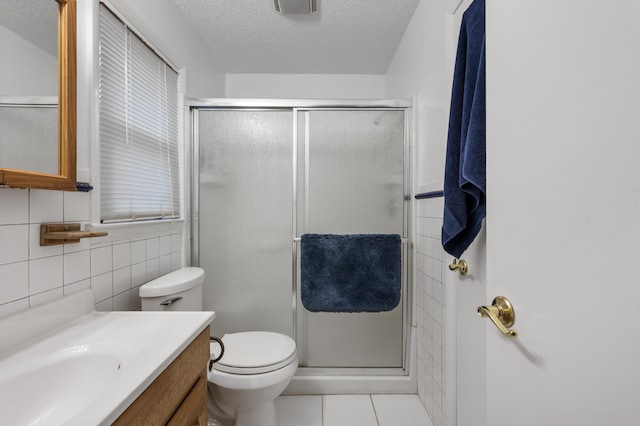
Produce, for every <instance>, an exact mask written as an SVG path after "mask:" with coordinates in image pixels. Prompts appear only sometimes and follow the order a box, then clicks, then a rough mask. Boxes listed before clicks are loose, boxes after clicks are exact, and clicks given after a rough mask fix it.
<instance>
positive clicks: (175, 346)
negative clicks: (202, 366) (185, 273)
mask: <svg viewBox="0 0 640 426" xmlns="http://www.w3.org/2000/svg"><path fill="white" fill-rule="evenodd" d="M213 318H214V313H213V312H95V311H93V294H92V293H91V291H90V290H87V291H84V292H81V293H77V294H75V295H72V296H68V297H65V298H62V299H59V300H58V301H54V302H51V303H49V304H46V305H42V306H37V307H35V308H32V309H29V310H27V311H24V312H21V313H18V314H15V315H12V316H10V317H7V318H4V319H0V417H1V423H2V424H8V425H9V424H10V425H34V426H35V425H38V426H41V425H83V426H89V425H98V424H110V423H112V422H113V421H114V420H115V419H117V418H118V416H119V415H120V414H122V412H124V410H125V409H126V408H127V407H128V406H129V405H130V404H131V403H132V402H133V401H135V399H136V398H137V397H138V396H139V395H140V394H141V393H142V392H143V391H144V389H146V387H147V386H148V385H149V384H151V382H153V380H154V379H155V378H156V377H157V376H158V375H159V374H160V373H161V372H162V371H163V370H164V369H165V368H166V367H167V366H168V365H169V364H170V363H171V362H172V361H173V360H174V359H175V358H176V357H177V355H179V354H180V352H182V350H184V348H186V346H187V345H188V343H189V342H190V341H191V340H192V339H193V338H194V337H196V336H197V335H198V334H199V333H200V332H201V331H202V330H203V329H204V328H205V327H206V326H207V325H208V324H209V323H211V321H212V320H213Z"/></svg>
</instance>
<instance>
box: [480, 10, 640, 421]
mask: <svg viewBox="0 0 640 426" xmlns="http://www.w3.org/2000/svg"><path fill="white" fill-rule="evenodd" d="M486 19H487V21H486V23H487V26H486V27H487V72H488V74H487V182H488V183H487V186H488V191H487V192H488V204H487V206H488V209H487V222H486V226H487V299H486V300H485V303H490V302H491V299H492V298H493V297H494V296H496V295H503V296H506V297H508V298H509V299H510V300H511V302H512V303H513V305H514V306H515V311H516V322H515V325H514V326H513V328H514V329H516V330H517V331H518V332H519V336H518V337H517V338H516V339H510V338H506V337H504V336H502V335H501V334H500V333H499V332H498V330H497V329H496V328H495V327H494V326H493V325H492V324H491V323H490V321H489V320H487V319H482V320H481V321H484V322H485V323H486V327H487V330H486V332H487V341H486V343H487V370H486V390H487V418H486V424H487V425H491V426H498V425H519V426H524V425H580V426H585V425H613V424H617V425H637V424H640V279H639V278H638V272H637V262H638V260H639V259H640V4H639V3H638V2H637V0H606V1H604V0H601V1H596V0H589V1H584V0H563V1H557V0H538V1H524V0H508V1H504V0H487V16H486Z"/></svg>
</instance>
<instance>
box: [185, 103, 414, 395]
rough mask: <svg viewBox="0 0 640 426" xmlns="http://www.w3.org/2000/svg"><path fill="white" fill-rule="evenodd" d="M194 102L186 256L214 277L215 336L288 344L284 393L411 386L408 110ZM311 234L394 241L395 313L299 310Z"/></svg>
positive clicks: (208, 290) (209, 299)
mask: <svg viewBox="0 0 640 426" xmlns="http://www.w3.org/2000/svg"><path fill="white" fill-rule="evenodd" d="M189 106H190V114H191V119H192V120H191V121H192V132H191V133H192V140H193V165H192V166H193V182H192V185H191V186H192V219H193V220H192V224H193V231H192V255H193V264H194V265H199V266H201V267H203V268H204V269H205V273H206V277H207V278H206V285H205V290H204V305H205V309H209V310H214V311H216V320H215V322H214V323H213V329H212V332H213V333H214V334H216V335H223V334H225V333H233V332H239V331H246V330H264V331H274V332H279V333H283V334H287V335H289V336H292V337H293V338H294V339H295V340H296V344H297V348H298V357H299V360H300V368H299V370H298V373H297V374H296V377H294V380H293V381H292V384H291V385H290V386H289V388H288V392H290V393H334V392H354V393H357V392H372V391H377V392H394V391H395V392H404V391H407V389H410V382H411V381H410V377H409V376H408V365H409V359H408V356H409V353H410V351H409V343H410V340H411V339H410V332H411V327H410V298H411V292H410V291H409V290H410V286H409V283H410V282H411V281H410V279H409V273H410V267H409V266H410V265H409V264H410V256H409V247H410V246H409V244H408V241H409V235H410V229H409V223H410V221H409V214H410V212H409V196H408V194H409V167H408V165H409V133H410V132H409V129H410V123H409V118H410V104H409V103H408V102H405V101H372V102H365V103H362V102H361V103H358V104H353V103H345V102H328V101H308V102H304V103H301V101H284V100H282V101H265V100H261V101H247V100H243V101H233V100H197V101H192V102H190V105H189ZM305 233H318V234H320V233H324V234H373V233H379V234H399V235H400V236H401V238H402V241H403V244H402V292H401V301H400V303H399V305H398V306H397V307H396V308H394V309H392V310H391V311H388V312H376V313H316V312H310V311H308V310H307V309H305V307H304V306H303V304H302V302H301V299H300V286H299V283H300V268H299V265H300V263H299V262H300V237H301V235H303V234H305ZM407 386H409V387H407Z"/></svg>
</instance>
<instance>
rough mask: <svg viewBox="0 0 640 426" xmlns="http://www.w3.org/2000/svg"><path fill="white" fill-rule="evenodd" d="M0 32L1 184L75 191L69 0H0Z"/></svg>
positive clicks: (73, 33) (72, 2)
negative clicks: (0, 72)
mask: <svg viewBox="0 0 640 426" xmlns="http://www.w3.org/2000/svg"><path fill="white" fill-rule="evenodd" d="M0 39H1V40H0V42H1V43H3V44H2V46H1V47H2V50H3V54H2V58H1V59H0V70H2V72H3V73H4V74H3V76H2V81H1V82H0V185H7V186H11V187H19V188H41V189H57V190H67V191H75V189H76V0H2V1H1V2H0ZM5 52H9V54H8V55H6V54H5ZM11 52H16V54H15V55H11ZM28 52H33V55H29V54H28ZM56 56H57V59H56ZM19 64H21V66H18V65H19ZM56 95H57V96H56ZM56 105H57V107H56Z"/></svg>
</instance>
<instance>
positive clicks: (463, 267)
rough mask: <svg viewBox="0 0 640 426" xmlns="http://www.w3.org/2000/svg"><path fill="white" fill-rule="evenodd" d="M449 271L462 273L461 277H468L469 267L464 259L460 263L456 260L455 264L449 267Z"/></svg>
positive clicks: (454, 260)
mask: <svg viewBox="0 0 640 426" xmlns="http://www.w3.org/2000/svg"><path fill="white" fill-rule="evenodd" d="M449 269H450V270H452V271H458V272H460V275H467V272H468V271H469V265H467V262H466V261H465V260H464V259H460V262H458V261H457V260H456V259H453V263H452V264H451V265H449Z"/></svg>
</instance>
